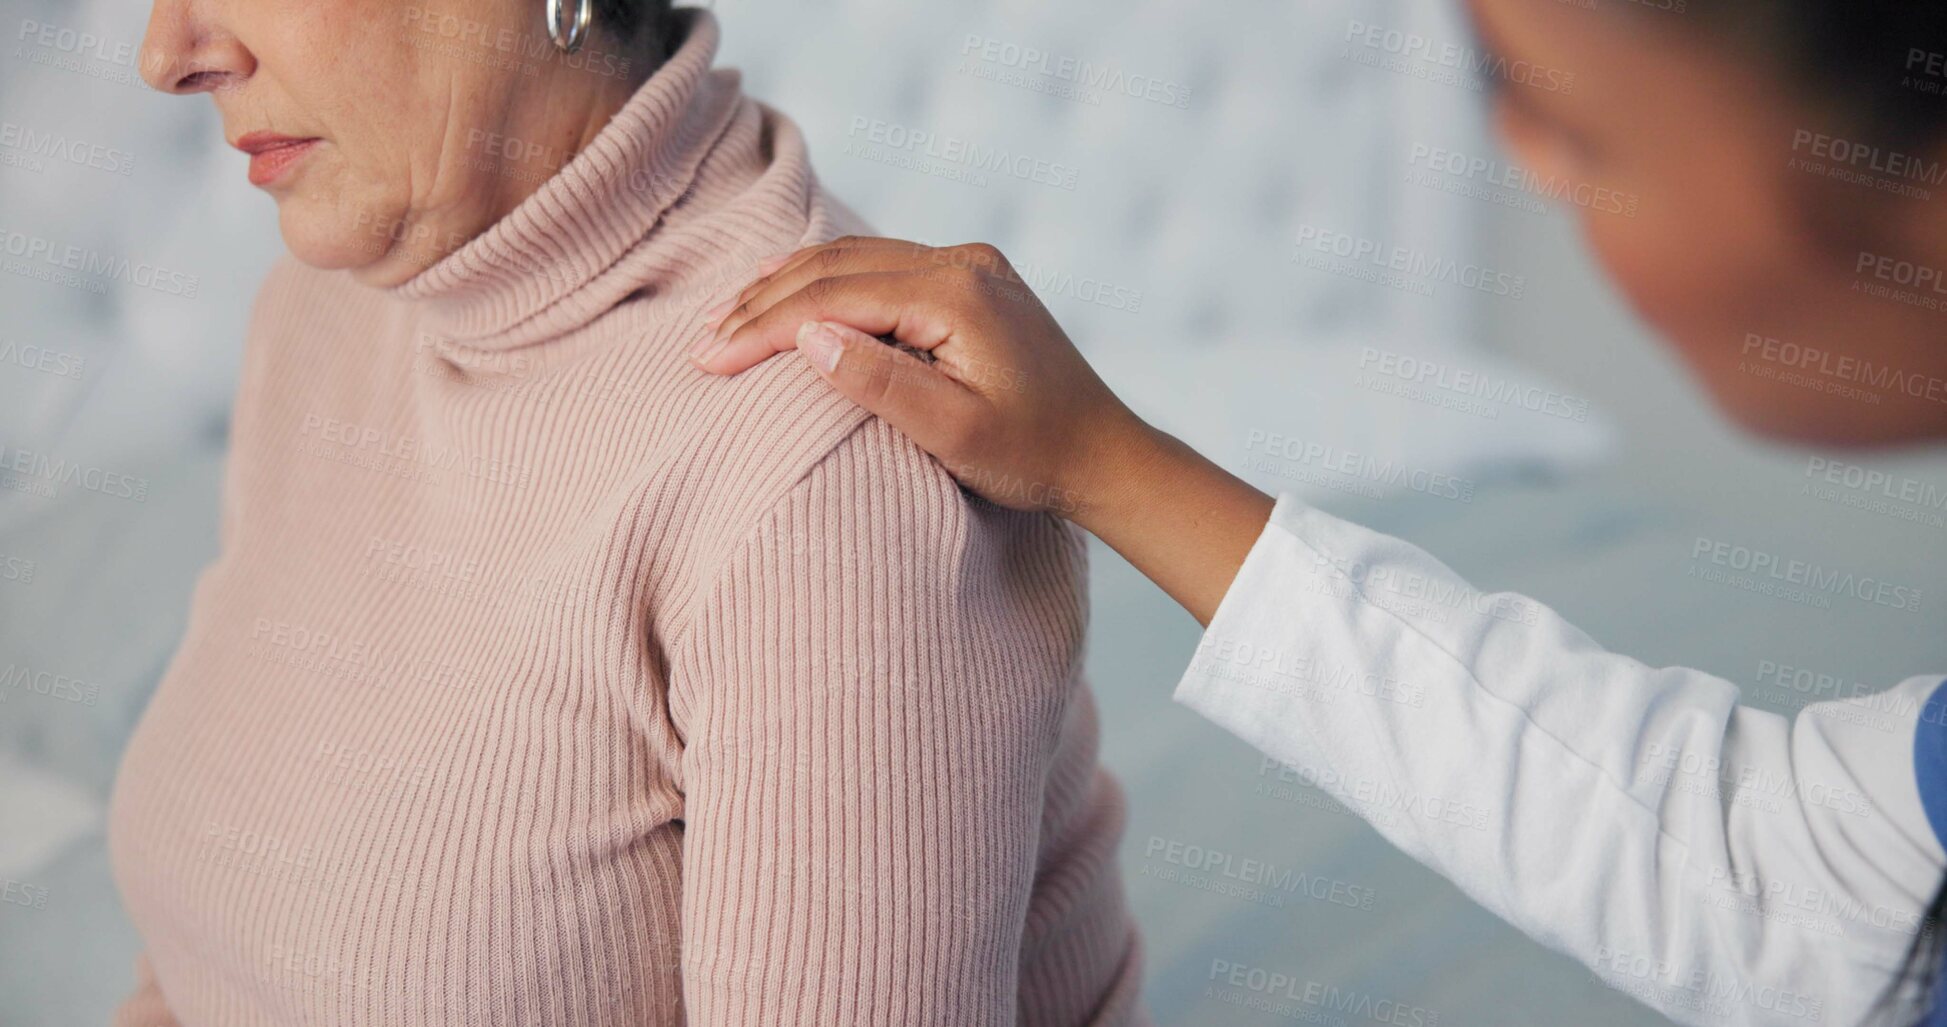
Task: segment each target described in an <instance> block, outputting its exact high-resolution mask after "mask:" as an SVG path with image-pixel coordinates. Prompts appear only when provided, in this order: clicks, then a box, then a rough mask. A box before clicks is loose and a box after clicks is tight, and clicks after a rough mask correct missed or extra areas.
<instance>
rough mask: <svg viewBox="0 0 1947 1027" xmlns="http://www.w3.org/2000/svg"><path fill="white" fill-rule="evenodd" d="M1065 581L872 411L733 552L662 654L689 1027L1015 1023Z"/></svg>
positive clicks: (1052, 731)
mask: <svg viewBox="0 0 1947 1027" xmlns="http://www.w3.org/2000/svg"><path fill="white" fill-rule="evenodd" d="M1037 536H1039V537H1037ZM1080 584H1081V583H1080V574H1079V562H1078V556H1077V554H1076V553H1075V552H1073V551H1072V547H1070V544H1069V540H1068V539H1067V538H1066V537H1065V536H1064V535H1062V534H1061V529H1060V528H1059V527H1057V526H1055V525H1053V524H1050V523H1046V522H1045V521H1043V519H1039V518H1031V517H1025V516H1023V515H1019V514H1011V513H1006V512H1002V511H991V516H990V511H987V510H984V509H976V508H975V507H974V506H972V505H971V504H969V503H968V502H966V501H965V500H964V499H963V498H962V497H961V495H960V493H959V492H958V490H957V489H956V488H955V486H954V485H953V484H952V482H951V480H950V479H948V478H947V477H946V475H945V474H944V473H942V472H939V471H938V470H937V469H936V468H932V467H931V466H929V465H928V464H927V462H926V461H925V459H924V457H923V456H922V455H919V454H918V453H917V451H916V450H913V449H911V448H910V446H909V445H908V444H906V443H905V442H904V441H903V440H901V439H899V438H897V437H896V436H894V435H893V434H891V429H889V428H886V427H885V426H884V425H882V424H880V423H878V422H876V421H875V422H868V423H866V424H865V425H863V426H861V428H860V429H859V431H858V432H856V433H855V434H854V435H852V436H851V437H850V438H848V439H847V441H846V442H844V443H842V444H841V445H840V446H839V447H838V448H837V449H836V450H834V451H833V452H832V453H831V454H829V455H828V456H827V457H826V458H825V459H824V460H823V461H822V462H821V463H820V464H819V465H817V466H816V467H815V468H814V469H813V470H812V471H811V473H810V474H809V475H808V476H807V477H806V478H805V479H804V481H802V482H801V483H800V484H799V485H798V487H797V488H795V489H794V490H793V491H792V492H791V493H790V494H789V495H788V496H787V497H786V498H785V499H784V501H783V502H782V503H781V504H780V505H779V506H778V508H777V509H776V510H775V511H774V512H773V513H772V515H771V516H770V517H769V518H768V519H767V521H766V522H765V523H764V525H763V526H762V527H761V528H760V529H759V531H758V533H757V534H756V535H755V536H754V537H752V538H750V539H749V540H747V541H746V542H745V543H744V544H743V545H742V548H741V551H740V552H738V553H737V555H736V556H735V557H733V558H732V559H731V560H729V561H728V563H727V565H726V566H725V567H724V568H723V570H722V572H721V574H720V575H719V577H718V579H717V580H716V582H715V584H714V586H713V587H712V589H711V592H710V594H709V595H708V596H707V597H705V598H704V599H703V600H702V602H701V605H700V606H699V608H698V610H697V613H696V615H695V616H694V618H693V619H692V621H691V622H690V624H689V625H688V626H687V628H686V630H685V632H684V635H683V636H682V637H681V638H680V639H679V640H677V643H676V645H675V646H674V647H673V658H672V665H671V705H672V710H673V712H674V714H675V716H676V718H677V721H678V724H679V727H680V728H681V729H682V730H683V733H684V736H685V737H684V745H685V752H684V755H683V768H682V769H683V787H684V791H685V806H686V812H685V835H684V843H683V865H684V866H683V873H684V896H683V973H684V992H685V1004H686V1006H687V1007H688V1012H689V1015H690V1016H691V1018H692V1020H693V1022H696V1023H699V1024H744V1023H820V1024H902V1025H903V1024H912V1023H955V1024H960V1023H966V1024H983V1023H1007V1022H1011V1021H1012V1019H1013V1016H1014V1010H1015V1005H1016V1002H1017V994H1016V991H1017V986H1016V980H1017V974H1018V963H1019V950H1020V940H1021V934H1022V930H1023V920H1024V916H1025V913H1026V910H1027V905H1028V896H1029V890H1030V887H1031V885H1032V882H1033V875H1034V869H1035V856H1036V849H1037V843H1038V838H1037V829H1038V824H1039V820H1040V816H1041V811H1042V797H1043V791H1044V787H1045V781H1046V776H1047V768H1048V766H1049V762H1050V759H1051V756H1052V749H1053V746H1054V742H1055V739H1056V736H1057V733H1058V730H1059V726H1060V721H1061V716H1062V712H1063V708H1064V704H1065V703H1066V701H1067V696H1068V692H1069V685H1070V683H1071V682H1072V680H1073V677H1074V661H1075V659H1076V656H1077V653H1078V651H1079V642H1080V631H1081V621H1080V612H1081V609H1080V593H1079V592H1078V591H1077V590H1078V589H1079V588H1080Z"/></svg>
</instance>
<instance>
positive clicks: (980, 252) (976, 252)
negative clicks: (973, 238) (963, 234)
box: [958, 242, 1007, 270]
mask: <svg viewBox="0 0 1947 1027" xmlns="http://www.w3.org/2000/svg"><path fill="white" fill-rule="evenodd" d="M958 249H959V250H960V251H961V252H962V253H964V254H966V256H967V263H968V264H970V265H972V266H973V267H977V268H987V269H989V270H998V269H999V268H1001V267H1003V266H1004V265H1006V263H1007V257H1006V256H1004V255H1003V254H1002V253H1001V251H1000V248H999V247H997V246H995V245H994V244H992V243H984V242H970V243H964V244H962V245H961V246H959V247H958Z"/></svg>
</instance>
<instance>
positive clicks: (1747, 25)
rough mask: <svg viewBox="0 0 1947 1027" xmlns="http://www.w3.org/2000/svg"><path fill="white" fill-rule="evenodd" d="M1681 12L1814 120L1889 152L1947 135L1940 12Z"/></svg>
mask: <svg viewBox="0 0 1947 1027" xmlns="http://www.w3.org/2000/svg"><path fill="white" fill-rule="evenodd" d="M1678 9H1679V10H1682V9H1683V8H1682V7H1679V8H1678ZM1688 11H1689V13H1690V14H1691V15H1692V16H1694V18H1695V20H1696V21H1697V22H1698V23H1699V25H1700V27H1703V28H1705V29H1706V30H1707V31H1709V32H1710V33H1711V34H1712V35H1713V36H1714V37H1715V38H1716V39H1718V40H1722V41H1724V42H1727V43H1729V44H1730V45H1732V46H1734V47H1736V48H1738V49H1741V50H1745V51H1746V52H1748V53H1749V54H1750V55H1751V56H1753V57H1754V58H1755V59H1757V60H1758V61H1759V62H1760V63H1761V64H1762V65H1766V66H1768V67H1769V68H1770V69H1771V70H1772V71H1773V72H1775V74H1776V76H1777V78H1778V80H1779V81H1780V83H1781V84H1782V85H1784V86H1785V88H1786V89H1787V90H1788V91H1789V92H1790V93H1791V94H1792V95H1793V96H1795V98H1797V99H1798V100H1800V101H1802V102H1804V103H1806V104H1808V105H1809V106H1810V107H1811V108H1812V109H1814V110H1816V111H1819V112H1821V113H1826V114H1829V115H1831V116H1833V117H1834V118H1835V119H1839V120H1843V121H1846V122H1849V123H1851V124H1853V125H1856V126H1858V127H1859V128H1860V129H1862V130H1864V131H1865V132H1867V133H1868V134H1871V135H1873V136H1876V137H1878V138H1879V139H1881V140H1884V141H1886V142H1889V143H1906V144H1915V145H1925V144H1927V143H1931V142H1937V141H1939V140H1940V139H1941V137H1943V136H1947V4H1942V3H1938V2H1936V0H1688ZM1646 13H1648V12H1646ZM1681 17H1682V16H1681V15H1679V18H1681Z"/></svg>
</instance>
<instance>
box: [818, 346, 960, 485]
mask: <svg viewBox="0 0 1947 1027" xmlns="http://www.w3.org/2000/svg"><path fill="white" fill-rule="evenodd" d="M798 351H799V352H801V353H803V354H804V356H805V359H806V360H807V361H809V362H810V363H811V366H812V367H813V368H814V369H815V370H817V372H818V373H819V374H820V375H822V376H824V379H825V380H826V381H828V382H830V383H832V386H833V387H834V388H836V389H837V390H838V391H839V392H841V393H844V394H845V396H846V398H848V399H850V400H851V401H852V402H854V403H857V404H858V405H859V406H861V407H864V408H865V409H867V410H869V411H871V412H872V413H874V414H876V415H878V416H879V417H880V418H882V419H884V420H885V421H886V423H888V424H890V425H892V426H893V427H894V428H897V429H899V430H900V431H902V432H904V433H906V435H908V436H909V437H911V438H912V440H913V441H914V442H916V443H918V444H919V447H920V448H921V449H924V450H926V451H927V452H928V453H931V454H933V455H934V456H936V457H939V458H941V459H943V460H950V459H953V458H954V457H956V456H958V454H953V453H945V452H942V450H943V449H944V448H946V447H947V446H948V445H949V444H950V442H951V440H953V439H957V438H964V437H965V432H964V431H963V430H962V429H964V428H965V427H967V426H968V425H970V424H971V422H972V420H973V418H974V416H975V415H976V414H977V413H978V412H979V409H980V399H979V397H977V396H975V395H974V394H973V393H972V392H970V391H968V390H967V387H966V386H964V385H962V384H960V383H959V382H957V381H954V380H953V379H952V378H949V377H948V376H947V375H945V374H944V373H942V372H941V371H940V370H939V368H936V367H934V366H932V365H931V364H928V363H926V362H925V361H923V360H920V359H919V358H918V357H915V356H913V355H912V354H911V353H908V352H906V351H904V350H901V349H899V348H897V347H895V346H890V345H887V344H886V343H883V342H880V341H879V339H878V338H877V337H876V336H871V335H867V334H865V333H864V332H861V331H859V330H858V329H856V328H853V327H852V326H850V325H842V324H838V323H837V322H833V321H806V322H805V323H804V324H803V325H801V326H800V327H799V328H798Z"/></svg>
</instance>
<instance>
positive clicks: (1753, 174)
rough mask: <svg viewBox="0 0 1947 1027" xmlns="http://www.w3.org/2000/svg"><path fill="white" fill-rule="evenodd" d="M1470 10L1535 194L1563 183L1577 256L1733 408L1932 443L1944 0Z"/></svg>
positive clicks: (1492, 4) (1946, 384)
mask: <svg viewBox="0 0 1947 1027" xmlns="http://www.w3.org/2000/svg"><path fill="white" fill-rule="evenodd" d="M1470 7H1471V9H1472V12H1473V14H1474V17H1475V21H1476V24H1477V27H1478V29H1479V32H1480V36H1481V39H1482V41H1483V42H1484V44H1485V45H1486V47H1487V48H1488V49H1490V50H1491V51H1493V52H1494V53H1495V54H1496V55H1497V58H1498V62H1505V63H1497V65H1496V67H1497V70H1498V71H1499V73H1498V74H1497V75H1496V78H1497V79H1498V82H1497V86H1496V89H1497V97H1496V116H1497V122H1498V124H1499V126H1500V128H1501V129H1502V132H1503V134H1504V136H1505V137H1506V138H1507V140H1508V142H1509V144H1510V146H1511V147H1512V149H1513V151H1514V152H1515V154H1516V156H1517V157H1518V159H1519V160H1520V162H1521V164H1522V165H1524V166H1525V167H1527V168H1528V169H1530V170H1531V171H1532V172H1534V173H1535V179H1534V184H1533V188H1535V189H1537V190H1541V189H1550V188H1552V187H1551V186H1549V185H1548V183H1550V182H1557V181H1559V182H1574V183H1577V184H1578V186H1579V188H1576V189H1574V190H1571V191H1566V192H1558V193H1557V195H1565V196H1566V197H1567V198H1568V200H1569V202H1570V203H1572V204H1573V205H1574V209H1575V210H1576V212H1577V215H1578V217H1579V219H1580V221H1581V224H1582V227H1583V229H1584V231H1585V233H1586V235H1587V237H1588V239H1589V241H1590V243H1591V245H1592V246H1593V247H1594V250H1595V252H1596V253H1597V255H1598V257H1599V259H1600V260H1601V261H1602V262H1603V264H1604V265H1605V266H1606V267H1607V269H1608V270H1609V271H1610V272H1611V273H1612V274H1613V276H1614V277H1615V280H1616V281H1617V283H1618V284H1619V286H1620V287H1621V289H1622V291H1623V292H1624V293H1625V294H1627V296H1628V297H1629V298H1630V300H1631V301H1632V303H1633V304H1634V305H1635V307H1636V309H1637V311H1638V312H1639V313H1640V314H1641V315H1642V316H1643V317H1644V318H1645V319H1646V320H1648V321H1649V322H1650V323H1651V324H1652V325H1653V326H1654V327H1655V328H1657V329H1658V330H1659V331H1660V332H1661V333H1662V334H1664V335H1665V336H1666V337H1667V338H1669V339H1670V340H1671V342H1672V343H1673V344H1674V346H1675V347H1676V349H1677V350H1678V351H1679V352H1680V353H1681V354H1682V356H1683V358H1684V359H1685V360H1686V362H1688V363H1689V364H1690V365H1691V366H1692V367H1693V368H1694V369H1695V370H1696V372H1697V373H1698V375H1699V376H1700V378H1701V379H1702V380H1703V382H1704V383H1705V385H1706V387H1707V388H1709V389H1710V391H1711V392H1712V394H1713V395H1714V396H1715V397H1716V398H1717V399H1718V401H1719V402H1720V404H1721V405H1722V406H1723V407H1724V408H1725V409H1726V410H1727V411H1729V412H1730V414H1731V415H1732V416H1733V417H1734V418H1736V419H1737V420H1739V421H1740V422H1742V423H1744V424H1745V425H1746V426H1748V427H1751V428H1753V429H1755V430H1758V431H1760V432H1762V433H1765V434H1768V435H1771V436H1773V437H1777V438H1785V439H1795V440H1802V441H1816V442H1826V443H1870V442H1884V441H1892V440H1904V439H1915V438H1928V437H1934V438H1937V437H1941V436H1947V339H1944V338H1943V336H1947V331H1943V330H1944V329H1947V4H1940V3H1937V2H1934V0H1470ZM1876 397H1877V398H1876Z"/></svg>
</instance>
